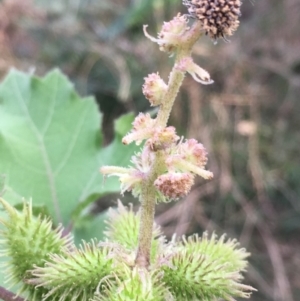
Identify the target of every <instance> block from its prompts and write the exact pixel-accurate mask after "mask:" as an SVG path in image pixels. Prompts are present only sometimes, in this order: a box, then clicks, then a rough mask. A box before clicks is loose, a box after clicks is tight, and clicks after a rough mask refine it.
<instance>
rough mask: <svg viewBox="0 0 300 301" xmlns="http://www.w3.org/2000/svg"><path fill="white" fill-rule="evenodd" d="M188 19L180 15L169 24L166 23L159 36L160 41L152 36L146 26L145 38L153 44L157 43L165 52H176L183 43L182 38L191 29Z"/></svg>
mask: <svg viewBox="0 0 300 301" xmlns="http://www.w3.org/2000/svg"><path fill="white" fill-rule="evenodd" d="M187 22H188V20H187V18H186V16H185V15H183V16H181V15H180V14H178V15H177V16H176V17H175V18H173V19H172V20H171V21H169V22H165V23H164V25H163V27H162V30H161V31H160V33H159V34H158V39H156V38H154V37H152V36H150V35H149V34H148V33H147V31H146V28H147V26H144V34H145V36H146V37H147V38H148V39H149V40H151V41H152V42H155V43H157V44H158V45H159V46H160V48H159V49H160V50H161V51H164V52H174V50H176V48H177V47H178V45H180V42H181V39H180V38H181V36H182V35H183V34H184V33H185V32H186V31H187V30H188V29H189V27H188V25H187Z"/></svg>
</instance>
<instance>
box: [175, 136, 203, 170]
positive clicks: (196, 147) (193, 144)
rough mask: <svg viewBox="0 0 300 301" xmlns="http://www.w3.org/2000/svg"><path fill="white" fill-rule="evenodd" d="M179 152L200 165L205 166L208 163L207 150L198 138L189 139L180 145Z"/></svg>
mask: <svg viewBox="0 0 300 301" xmlns="http://www.w3.org/2000/svg"><path fill="white" fill-rule="evenodd" d="M179 152H180V154H182V155H183V157H184V159H185V160H187V161H189V162H191V163H193V164H195V165H197V166H199V167H204V166H205V165H206V163H207V151H206V149H205V148H204V146H203V144H201V143H198V141H197V140H196V139H188V140H186V141H185V142H184V143H181V144H180V145H179Z"/></svg>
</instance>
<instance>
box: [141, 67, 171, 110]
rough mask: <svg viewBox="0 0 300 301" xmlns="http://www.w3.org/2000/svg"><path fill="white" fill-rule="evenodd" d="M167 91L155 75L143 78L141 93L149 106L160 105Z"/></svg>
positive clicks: (160, 79) (163, 83)
mask: <svg viewBox="0 0 300 301" xmlns="http://www.w3.org/2000/svg"><path fill="white" fill-rule="evenodd" d="M167 89H168V86H167V85H166V83H165V82H164V81H163V80H162V78H161V77H160V76H159V75H158V74H157V73H152V74H149V75H148V77H145V83H144V85H143V93H144V95H145V97H146V98H147V99H148V100H149V102H150V104H151V106H158V105H160V103H161V101H162V99H163V97H164V95H165V93H166V91H167Z"/></svg>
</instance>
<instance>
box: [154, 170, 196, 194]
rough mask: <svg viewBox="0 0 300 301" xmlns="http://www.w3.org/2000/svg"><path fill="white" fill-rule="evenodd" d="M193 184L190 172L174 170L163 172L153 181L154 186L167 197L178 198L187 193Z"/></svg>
mask: <svg viewBox="0 0 300 301" xmlns="http://www.w3.org/2000/svg"><path fill="white" fill-rule="evenodd" d="M193 184H194V176H193V175H192V174H190V173H176V172H169V173H166V174H163V175H161V176H159V177H158V178H157V179H156V180H155V182H154V185H155V187H156V188H157V189H158V190H159V191H160V192H161V193H162V194H163V195H164V196H165V197H167V198H169V199H178V198H180V197H183V196H185V195H187V194H188V193H189V191H190V190H191V187H192V185H193Z"/></svg>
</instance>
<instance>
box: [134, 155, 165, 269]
mask: <svg viewBox="0 0 300 301" xmlns="http://www.w3.org/2000/svg"><path fill="white" fill-rule="evenodd" d="M163 159H164V155H163V152H162V151H159V152H157V153H156V156H155V160H154V163H153V166H152V168H151V171H150V173H149V176H148V177H147V179H145V181H144V183H143V186H142V193H141V201H142V206H141V224H140V231H139V245H138V251H137V255H136V259H135V263H136V265H137V266H139V267H146V268H147V267H148V266H149V264H150V255H151V243H152V232H153V224H154V212H155V204H156V190H155V187H154V184H153V183H154V181H155V180H156V178H157V176H158V175H159V174H160V169H161V166H162V165H163V164H164V162H162V160H163Z"/></svg>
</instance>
